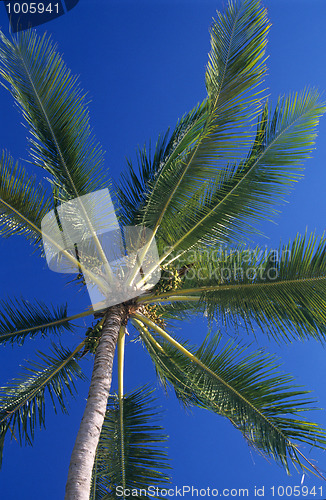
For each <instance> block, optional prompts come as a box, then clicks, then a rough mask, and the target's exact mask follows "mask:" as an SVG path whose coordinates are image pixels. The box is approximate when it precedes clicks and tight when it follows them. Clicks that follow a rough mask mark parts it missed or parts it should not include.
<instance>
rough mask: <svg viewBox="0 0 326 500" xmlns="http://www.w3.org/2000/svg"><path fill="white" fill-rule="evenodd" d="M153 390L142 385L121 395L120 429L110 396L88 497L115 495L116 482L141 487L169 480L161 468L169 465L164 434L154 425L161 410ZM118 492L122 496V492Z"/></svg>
mask: <svg viewBox="0 0 326 500" xmlns="http://www.w3.org/2000/svg"><path fill="white" fill-rule="evenodd" d="M152 393H153V390H150V389H149V388H148V387H146V386H145V387H142V388H140V389H138V390H136V391H135V392H133V393H131V394H129V395H126V396H124V397H123V417H122V421H123V430H122V429H121V418H120V412H121V408H120V404H119V400H118V397H114V396H111V397H110V398H109V403H108V409H107V413H106V416H105V420H104V424H103V427H102V432H101V436H100V441H99V444H98V448H97V453H96V458H95V464H94V470H93V484H92V490H93V492H92V494H91V498H94V499H96V500H104V499H109V498H117V497H118V496H119V494H118V495H117V492H116V487H118V486H119V487H120V488H122V489H124V488H128V489H129V488H134V489H136V488H139V489H140V488H148V487H149V486H155V487H157V486H158V487H159V486H161V485H164V484H166V483H168V482H170V481H169V477H168V476H167V475H166V473H165V472H164V471H165V470H166V469H169V468H170V467H169V465H168V460H167V453H166V446H165V443H166V440H167V436H166V435H165V434H163V428H162V427H161V426H160V425H157V420H158V419H159V417H160V414H159V413H160V411H159V408H158V407H157V406H155V405H154V404H153V403H154V402H155V399H153V397H152ZM121 436H123V438H122V439H123V446H122V443H121ZM118 493H119V492H118ZM120 496H121V498H125V496H124V495H123V494H122V495H120ZM158 497H160V495H158V496H157V495H155V494H154V497H153V498H158ZM140 498H143V495H141V496H140Z"/></svg>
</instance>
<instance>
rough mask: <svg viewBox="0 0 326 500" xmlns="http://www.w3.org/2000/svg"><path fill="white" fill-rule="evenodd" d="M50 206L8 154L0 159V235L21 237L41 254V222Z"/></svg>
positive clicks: (33, 180)
mask: <svg viewBox="0 0 326 500" xmlns="http://www.w3.org/2000/svg"><path fill="white" fill-rule="evenodd" d="M52 207H53V204H52V202H51V198H50V196H49V194H48V193H47V192H46V190H45V189H43V187H42V186H41V185H40V184H38V183H37V182H36V179H35V178H34V177H31V176H30V175H29V174H28V173H27V172H26V170H25V169H24V168H23V167H21V166H19V165H18V163H14V161H13V159H12V157H11V156H10V155H9V154H6V153H2V156H1V159H0V235H1V236H5V237H8V236H11V235H13V234H22V235H24V236H25V237H26V238H27V239H28V240H30V241H31V243H32V244H33V245H34V246H35V247H36V248H37V249H40V250H41V251H43V247H42V232H41V220H42V218H43V217H44V216H45V215H46V214H47V212H49V210H51V208H52Z"/></svg>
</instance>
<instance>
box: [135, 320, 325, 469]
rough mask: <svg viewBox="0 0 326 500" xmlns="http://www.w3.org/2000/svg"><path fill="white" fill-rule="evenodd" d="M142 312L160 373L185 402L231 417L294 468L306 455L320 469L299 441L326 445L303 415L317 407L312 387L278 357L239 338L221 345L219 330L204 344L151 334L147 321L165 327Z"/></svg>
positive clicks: (257, 442)
mask: <svg viewBox="0 0 326 500" xmlns="http://www.w3.org/2000/svg"><path fill="white" fill-rule="evenodd" d="M136 318H137V320H138V321H136V325H137V327H138V329H139V331H140V332H141V337H142V339H143V341H144V343H145V345H146V347H147V349H148V352H149V354H150V356H151V358H152V360H153V362H154V364H155V367H156V370H157V373H158V374H159V376H160V378H161V380H162V381H163V383H165V384H166V383H167V382H169V383H171V384H172V386H173V388H174V389H175V391H176V394H177V396H178V397H179V398H180V399H181V400H182V401H183V402H184V403H185V404H194V405H197V406H200V407H202V408H206V409H209V410H211V411H213V412H215V413H217V414H218V415H222V416H224V417H227V418H228V419H229V420H230V421H231V423H232V424H233V425H234V426H235V427H236V428H237V429H239V430H240V431H241V432H242V434H243V435H244V437H245V438H246V439H247V440H248V442H249V443H250V444H251V445H253V446H254V447H255V448H257V449H258V450H259V451H261V452H263V453H265V454H266V455H269V456H271V457H273V458H274V459H275V460H276V461H278V462H280V463H281V464H282V465H283V466H284V467H285V468H286V470H287V471H288V472H289V464H290V463H291V462H292V463H293V464H294V465H299V466H301V467H306V466H305V462H304V461H303V460H302V458H303V459H304V460H305V461H307V462H308V464H309V465H310V468H312V470H315V471H316V467H314V466H313V465H312V464H310V463H309V461H308V460H307V459H306V458H305V457H304V456H303V454H302V452H301V451H300V450H299V448H298V445H299V444H300V443H305V444H307V445H313V446H316V447H320V448H322V449H325V446H326V432H325V431H324V430H323V429H321V428H320V427H319V426H318V425H317V424H315V423H312V422H309V421H306V420H305V419H304V418H303V417H302V416H301V414H302V412H303V411H308V410H311V409H314V408H312V407H311V404H312V403H313V401H311V400H308V399H307V398H306V395H307V394H308V393H309V391H305V390H302V389H300V388H299V389H298V388H297V386H296V385H295V384H294V379H293V377H291V376H289V375H284V374H282V373H281V372H280V371H279V364H278V363H277V362H276V359H275V358H273V357H272V356H270V355H267V354H263V352H262V351H261V350H260V351H257V352H253V353H250V354H247V352H246V351H247V348H246V347H244V346H241V345H240V344H236V343H234V342H229V343H227V344H226V345H225V346H224V347H222V348H221V347H220V345H219V344H220V336H219V335H214V336H213V337H212V338H211V339H208V338H206V340H205V341H204V342H203V344H202V345H201V346H200V347H199V348H194V347H189V345H188V344H182V345H181V344H180V343H178V342H176V341H174V342H173V344H171V343H169V342H167V341H165V340H162V339H161V338H159V337H158V336H157V335H155V334H154V335H152V334H150V333H149V331H148V330H147V328H146V327H145V326H144V323H146V324H147V325H148V326H150V327H151V328H152V329H153V330H154V331H156V332H158V333H160V334H161V335H163V333H162V332H163V330H162V329H160V328H159V327H155V325H154V326H153V324H151V322H150V321H148V320H144V321H143V326H142V318H141V316H140V315H136ZM154 327H155V328H154ZM167 337H168V336H167ZM217 350H218V352H217V353H216V351H217Z"/></svg>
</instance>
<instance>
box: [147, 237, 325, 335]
mask: <svg viewBox="0 0 326 500" xmlns="http://www.w3.org/2000/svg"><path fill="white" fill-rule="evenodd" d="M192 259H193V262H192V264H191V266H189V269H188V271H187V272H186V273H185V274H184V277H183V280H182V281H180V282H179V286H178V288H177V289H174V290H172V291H170V292H163V293H161V292H160V290H159V289H158V290H157V292H156V295H155V294H154V295H152V297H151V298H150V297H147V299H146V297H144V298H140V299H139V301H140V302H141V301H142V300H144V301H145V302H146V301H148V303H150V301H151V300H152V301H153V303H155V304H158V305H159V303H160V301H161V306H160V310H162V313H161V314H163V310H164V307H165V305H164V302H165V301H166V302H168V303H170V308H169V310H170V309H171V308H172V309H173V308H174V309H176V310H178V309H179V310H180V311H183V312H184V313H185V312H186V311H187V310H188V312H189V313H191V312H196V311H197V312H205V313H206V314H207V315H208V316H209V317H210V318H211V319H212V318H216V319H217V320H218V321H220V322H221V324H222V325H223V326H224V327H226V328H228V327H231V328H232V329H234V328H235V329H236V330H237V329H238V325H242V326H243V327H245V328H247V329H248V330H251V331H255V330H256V329H257V327H258V328H259V329H260V330H261V331H262V332H263V333H266V332H267V333H268V334H269V335H272V336H273V337H274V338H275V339H280V340H283V341H284V340H291V339H294V338H297V339H301V340H303V339H309V338H314V339H316V340H320V341H323V342H324V341H325V338H326V313H325V311H326V239H325V238H324V237H321V238H318V237H317V236H315V235H314V234H311V235H310V236H308V235H307V234H306V235H304V236H301V235H297V237H296V238H295V239H294V241H293V242H291V241H289V243H288V244H287V245H281V246H280V247H279V248H278V249H277V250H271V251H267V249H262V248H259V247H256V248H253V249H250V248H249V247H243V248H242V249H240V248H239V249H238V250H234V251H232V250H229V251H227V252H223V251H222V253H220V252H219V251H218V250H216V249H215V248H208V247H207V248H206V251H203V252H193V253H192ZM176 262H177V261H175V262H174V264H175V263H176ZM196 297H197V298H198V301H196V300H195V298H196ZM182 298H184V302H183V303H182V302H178V301H182ZM190 299H192V301H191V300H190Z"/></svg>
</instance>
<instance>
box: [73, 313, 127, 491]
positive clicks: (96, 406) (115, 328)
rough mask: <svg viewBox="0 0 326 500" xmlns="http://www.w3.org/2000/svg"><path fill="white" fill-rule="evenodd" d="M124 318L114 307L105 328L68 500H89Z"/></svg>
mask: <svg viewBox="0 0 326 500" xmlns="http://www.w3.org/2000/svg"><path fill="white" fill-rule="evenodd" d="M124 316H125V309H124V308H123V306H122V305H118V306H114V307H111V308H110V310H109V312H108V315H107V318H106V319H105V321H104V324H103V329H102V336H101V340H100V342H99V345H98V347H97V349H96V354H95V360H94V368H93V373H92V379H91V384H90V388H89V393H88V398H87V403H86V408H85V411H84V415H83V418H82V421H81V424H80V427H79V431H78V434H77V439H76V442H75V446H74V449H73V452H72V455H71V460H70V465H69V472H68V480H67V484H66V495H65V500H89V495H90V488H91V478H92V470H93V464H94V459H95V453H96V447H97V444H98V441H99V437H100V433H101V429H102V425H103V421H104V417H105V412H106V406H107V400H108V396H109V392H110V387H111V380H112V365H113V358H114V351H115V346H116V344H117V340H118V335H119V330H120V327H121V324H122V322H123V319H124Z"/></svg>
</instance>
